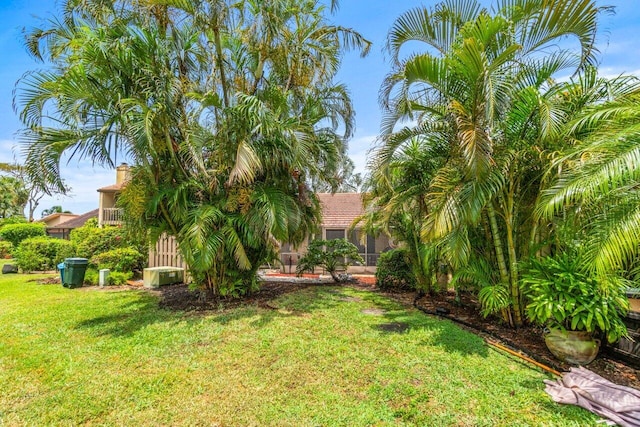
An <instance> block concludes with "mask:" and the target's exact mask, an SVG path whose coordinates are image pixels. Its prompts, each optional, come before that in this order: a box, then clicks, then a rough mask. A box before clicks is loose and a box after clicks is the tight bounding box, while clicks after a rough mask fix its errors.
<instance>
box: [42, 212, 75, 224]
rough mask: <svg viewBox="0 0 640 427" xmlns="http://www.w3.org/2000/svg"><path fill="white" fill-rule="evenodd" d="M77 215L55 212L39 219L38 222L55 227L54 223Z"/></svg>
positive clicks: (59, 222)
mask: <svg viewBox="0 0 640 427" xmlns="http://www.w3.org/2000/svg"><path fill="white" fill-rule="evenodd" d="M78 216H79V215H76V214H72V213H61V212H56V213H52V214H50V215H47V216H45V217H44V218H42V219H39V220H38V222H44V225H45V227H47V228H49V227H55V226H56V225H58V224H61V223H63V222H65V221H69V220H70V219H73V218H77V217H78Z"/></svg>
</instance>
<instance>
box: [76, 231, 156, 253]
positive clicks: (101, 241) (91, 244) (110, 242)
mask: <svg viewBox="0 0 640 427" xmlns="http://www.w3.org/2000/svg"><path fill="white" fill-rule="evenodd" d="M71 241H72V242H73V243H75V244H76V247H77V251H78V256H81V257H83V258H88V259H92V258H93V257H95V256H96V255H99V254H102V253H104V252H108V251H111V250H113V249H119V248H134V249H135V250H136V251H138V253H140V254H144V259H145V260H146V254H147V253H149V249H148V246H147V243H146V241H143V240H142V239H140V238H135V237H132V236H130V235H129V233H127V230H126V229H125V228H123V227H103V228H98V227H95V226H94V225H93V224H85V225H84V226H82V227H79V228H77V229H75V230H73V231H72V232H71ZM143 262H144V261H143Z"/></svg>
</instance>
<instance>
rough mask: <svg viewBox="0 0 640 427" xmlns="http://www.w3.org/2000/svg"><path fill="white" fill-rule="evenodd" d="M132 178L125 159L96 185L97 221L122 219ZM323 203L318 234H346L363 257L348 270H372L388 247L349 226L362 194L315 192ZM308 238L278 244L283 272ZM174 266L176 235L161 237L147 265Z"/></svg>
mask: <svg viewBox="0 0 640 427" xmlns="http://www.w3.org/2000/svg"><path fill="white" fill-rule="evenodd" d="M130 179H131V173H130V169H129V166H128V165H127V164H126V163H123V164H121V165H120V166H118V167H117V168H116V183H115V184H113V185H109V186H107V187H102V188H99V189H98V193H99V195H100V196H99V197H100V200H99V208H98V212H99V213H98V225H99V226H103V225H117V224H120V223H121V221H122V210H121V209H120V208H117V207H116V202H117V200H118V196H119V194H120V192H121V191H122V189H123V188H124V186H125V185H126V183H127V182H128V181H129V180H130ZM317 196H318V198H319V200H320V204H321V206H322V224H320V231H319V234H318V235H317V236H311V237H310V238H309V239H315V238H320V239H324V240H332V239H342V238H346V239H347V240H349V241H350V242H351V243H353V244H354V245H356V246H357V247H358V250H359V253H360V256H362V258H363V259H364V260H365V263H364V265H359V266H352V267H350V268H349V272H353V273H365V272H366V273H373V272H375V267H376V263H377V262H378V258H379V257H380V253H381V252H384V251H385V250H387V249H389V248H390V244H389V238H388V237H387V236H386V235H381V236H378V237H374V236H371V235H367V236H364V238H362V237H363V236H362V232H361V230H360V229H359V228H355V229H354V230H351V225H352V223H353V221H354V220H355V219H356V218H357V217H359V216H360V215H362V214H363V213H364V207H363V204H362V194H360V193H336V194H330V193H319V194H317ZM307 245H308V241H307V242H305V243H304V244H302V245H299V246H298V247H293V246H292V245H290V244H289V243H283V244H282V245H281V248H280V261H281V262H282V269H283V271H285V272H289V271H292V272H294V271H295V267H296V265H297V263H298V260H299V259H300V257H301V256H302V255H303V254H304V253H305V251H306V247H307ZM157 266H173V267H184V266H185V265H184V262H183V261H182V259H181V257H180V255H179V251H178V248H177V245H176V242H175V239H173V238H171V237H164V238H161V239H160V240H159V241H158V243H157V245H156V247H155V248H154V249H152V250H151V251H150V253H149V267H157Z"/></svg>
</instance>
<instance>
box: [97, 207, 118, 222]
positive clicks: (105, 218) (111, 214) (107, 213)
mask: <svg viewBox="0 0 640 427" xmlns="http://www.w3.org/2000/svg"><path fill="white" fill-rule="evenodd" d="M122 217H123V212H122V209H120V208H102V225H118V224H121V223H122Z"/></svg>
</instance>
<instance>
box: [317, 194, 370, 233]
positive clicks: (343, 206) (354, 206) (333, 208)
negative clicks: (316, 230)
mask: <svg viewBox="0 0 640 427" xmlns="http://www.w3.org/2000/svg"><path fill="white" fill-rule="evenodd" d="M317 196H318V199H319V200H320V204H321V205H322V226H323V227H324V228H349V227H350V226H351V223H352V222H353V220H354V219H356V217H358V216H360V215H362V214H363V213H364V207H363V206H362V193H335V194H330V193H318V194H317Z"/></svg>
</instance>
